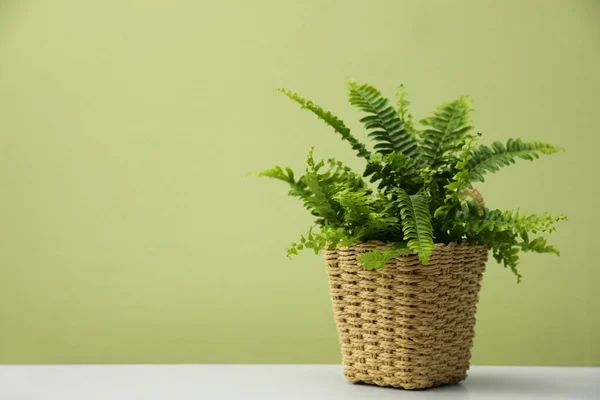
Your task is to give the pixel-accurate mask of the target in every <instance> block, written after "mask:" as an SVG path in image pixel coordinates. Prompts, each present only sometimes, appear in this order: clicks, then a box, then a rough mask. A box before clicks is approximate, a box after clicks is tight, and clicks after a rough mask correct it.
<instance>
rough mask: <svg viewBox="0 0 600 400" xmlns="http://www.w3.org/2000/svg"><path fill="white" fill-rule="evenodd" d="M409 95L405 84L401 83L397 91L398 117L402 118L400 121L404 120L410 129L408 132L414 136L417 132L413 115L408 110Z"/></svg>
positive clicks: (405, 126) (407, 128)
mask: <svg viewBox="0 0 600 400" xmlns="http://www.w3.org/2000/svg"><path fill="white" fill-rule="evenodd" d="M407 97H408V93H407V92H406V89H405V87H404V84H400V85H399V86H398V90H397V91H396V98H397V101H396V108H397V112H398V117H399V118H400V121H402V122H404V128H405V129H406V130H407V131H408V133H410V134H411V135H413V136H414V135H415V134H416V129H415V126H414V123H413V116H412V114H411V113H410V112H409V111H408V106H410V101H408V100H407Z"/></svg>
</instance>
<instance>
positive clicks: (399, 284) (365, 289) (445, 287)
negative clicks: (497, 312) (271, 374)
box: [324, 242, 488, 389]
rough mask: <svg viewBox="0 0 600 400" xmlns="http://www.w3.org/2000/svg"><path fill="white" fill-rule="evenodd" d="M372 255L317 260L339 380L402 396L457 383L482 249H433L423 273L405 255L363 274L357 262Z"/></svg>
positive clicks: (344, 250)
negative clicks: (322, 265)
mask: <svg viewBox="0 0 600 400" xmlns="http://www.w3.org/2000/svg"><path fill="white" fill-rule="evenodd" d="M375 247H383V246H382V244H381V243H378V242H366V243H361V244H357V245H355V246H352V247H339V248H337V249H335V250H325V252H324V256H325V261H326V264H327V270H328V273H329V283H330V291H331V298H332V305H333V312H334V316H335V320H336V323H337V328H338V333H339V338H340V344H341V347H342V364H343V367H344V375H345V376H346V378H347V379H348V380H349V381H351V382H364V383H368V384H375V385H379V386H394V387H401V388H404V389H423V388H427V387H432V386H438V385H444V384H451V383H456V382H459V381H460V380H462V379H464V378H465V377H466V372H467V369H468V368H469V360H470V357H471V354H470V349H471V346H472V343H473V336H474V326H475V311H476V306H477V299H478V293H479V289H480V283H481V278H482V274H483V271H484V268H485V262H486V260H487V257H488V250H487V247H486V246H485V245H456V244H449V245H443V244H437V245H436V249H435V250H434V252H433V253H432V255H431V260H430V263H429V265H422V264H421V263H420V262H419V260H418V258H417V256H416V255H408V256H399V257H396V258H395V259H393V260H391V261H390V262H389V263H388V264H386V265H385V266H384V267H383V268H382V269H380V270H376V271H367V270H365V268H364V267H363V266H362V265H360V264H359V263H358V261H357V259H356V258H357V256H358V255H359V254H361V253H365V252H367V251H370V250H372V249H374V248H375Z"/></svg>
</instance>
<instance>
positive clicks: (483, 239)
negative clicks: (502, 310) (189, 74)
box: [259, 81, 565, 389]
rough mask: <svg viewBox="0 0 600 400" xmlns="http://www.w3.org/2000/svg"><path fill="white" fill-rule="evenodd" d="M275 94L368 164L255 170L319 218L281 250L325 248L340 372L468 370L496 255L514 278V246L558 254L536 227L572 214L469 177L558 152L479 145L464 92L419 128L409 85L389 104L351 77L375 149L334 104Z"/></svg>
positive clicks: (366, 377) (370, 376)
mask: <svg viewBox="0 0 600 400" xmlns="http://www.w3.org/2000/svg"><path fill="white" fill-rule="evenodd" d="M279 91H280V92H281V93H283V94H284V95H286V96H287V97H289V98H290V99H291V100H293V101H295V102H297V103H299V104H300V105H301V106H302V108H304V109H307V110H309V111H311V112H313V113H314V114H315V115H316V116H317V117H318V118H320V119H321V120H323V121H324V122H325V123H326V124H327V125H329V126H330V127H331V128H333V130H334V131H335V132H337V133H338V134H339V135H340V136H341V137H342V139H343V140H345V141H346V142H348V143H349V144H350V146H351V147H352V149H353V150H354V151H355V152H356V154H357V156H358V157H360V158H362V159H364V164H365V170H364V172H363V173H362V174H357V173H355V172H353V171H352V170H351V169H350V168H348V167H346V166H345V165H344V164H343V163H341V162H339V161H336V160H334V159H328V160H324V161H319V160H316V159H315V157H314V155H313V151H312V149H311V150H310V152H309V155H308V159H307V166H306V171H305V172H304V173H303V174H302V175H301V176H297V175H295V174H294V172H293V171H292V170H291V169H289V168H281V167H274V168H272V169H269V170H266V171H263V172H261V173H259V176H266V177H271V178H275V179H279V180H282V181H284V182H285V183H286V184H288V185H289V187H290V190H289V195H290V196H293V197H298V198H299V199H300V200H301V201H302V202H303V204H304V206H305V207H306V208H307V209H308V210H309V211H310V212H311V213H312V215H313V216H314V217H315V223H314V226H313V227H311V228H310V229H309V230H308V232H307V233H306V234H304V235H302V236H301V237H300V240H299V241H298V242H295V243H292V245H291V247H290V248H289V249H288V250H287V252H288V255H290V256H291V255H293V254H297V253H298V251H299V250H303V249H312V250H314V252H315V253H319V252H320V251H323V253H324V257H325V261H326V264H327V270H328V273H329V281H330V292H331V298H332V303H333V311H334V315H335V319H336V323H337V328H338V333H339V338H340V343H341V347H342V363H343V367H344V375H345V376H346V378H347V379H348V380H350V381H352V382H365V383H370V384H376V385H380V386H394V387H402V388H405V389H420V388H427V387H432V386H436V385H442V384H449V383H455V382H458V381H460V380H462V379H464V378H465V377H466V371H467V369H468V368H469V360H470V349H471V346H472V341H473V335H474V325H475V310H476V305H477V298H478V292H479V288H480V282H481V278H482V273H483V270H484V267H485V263H486V260H487V258H488V252H489V251H491V252H492V255H493V257H494V258H495V259H496V260H497V261H498V262H499V263H502V264H503V265H504V266H505V267H508V268H510V269H511V270H512V272H514V274H515V275H516V277H517V281H518V280H520V278H521V275H520V274H519V272H518V271H517V264H518V253H519V252H520V251H532V252H538V253H555V254H558V250H557V249H556V248H554V247H553V246H550V245H547V243H546V239H545V238H544V237H543V236H540V234H543V233H550V232H552V231H553V230H554V225H555V223H556V222H558V221H560V220H563V219H565V217H564V216H557V217H553V216H552V215H550V214H542V215H534V214H532V215H525V214H520V213H518V212H511V211H500V210H496V209H490V208H487V207H486V206H485V204H484V202H483V198H482V197H481V195H480V193H479V192H478V191H477V190H476V189H474V188H473V186H472V185H473V184H474V183H480V182H483V181H484V177H485V175H486V174H489V173H492V172H496V171H497V170H499V169H500V168H502V167H505V166H508V165H510V164H511V163H514V162H515V160H517V159H525V160H533V159H536V158H538V157H539V155H540V154H552V153H556V152H558V151H561V150H562V149H561V148H558V147H554V146H551V145H549V144H545V143H542V142H537V141H535V142H525V141H522V140H521V139H509V140H508V142H507V143H506V144H503V143H500V142H494V143H493V144H492V145H491V146H485V145H481V144H478V143H477V141H478V138H479V136H480V135H479V134H473V133H472V132H473V126H472V124H471V112H472V103H471V100H470V98H469V97H467V96H462V97H460V98H459V99H457V100H455V101H452V102H449V103H445V104H442V105H441V106H440V107H439V108H438V109H437V110H436V111H434V112H433V113H432V114H431V115H429V116H428V117H426V118H424V119H421V120H420V121H418V123H415V122H413V119H412V116H411V114H410V113H409V111H408V109H407V107H408V105H409V102H408V101H407V100H406V92H405V89H404V87H403V86H402V85H401V86H400V87H399V90H398V93H397V104H396V107H394V106H392V105H391V104H390V102H389V100H387V99H386V98H384V97H383V96H382V94H381V93H380V92H379V91H378V90H377V89H375V88H374V87H373V86H371V85H369V84H358V83H356V82H354V81H349V83H348V91H349V99H350V103H351V104H352V105H353V106H356V107H357V108H358V109H359V110H360V111H361V112H363V113H364V115H365V116H364V117H363V118H362V119H361V120H360V122H361V123H362V124H363V125H364V127H365V128H366V130H367V131H368V136H369V137H370V138H371V139H373V141H374V146H373V148H372V149H368V148H367V146H365V145H364V144H363V143H361V142H360V141H359V140H358V139H357V138H356V137H355V136H354V135H352V134H351V132H350V129H349V128H348V127H346V125H345V124H344V123H343V122H342V121H341V120H340V119H338V118H337V117H335V116H334V115H332V114H331V113H330V112H328V111H325V110H323V109H322V108H321V107H319V106H318V105H316V104H315V103H313V102H311V101H309V100H306V99H304V98H302V97H300V96H299V95H297V94H295V93H292V92H290V91H287V90H283V89H281V90H279ZM367 181H368V182H367Z"/></svg>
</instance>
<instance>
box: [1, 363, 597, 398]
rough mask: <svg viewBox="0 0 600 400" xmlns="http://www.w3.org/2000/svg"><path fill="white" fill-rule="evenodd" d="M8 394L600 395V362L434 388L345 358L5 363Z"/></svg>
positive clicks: (479, 372) (493, 371)
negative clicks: (352, 368)
mask: <svg viewBox="0 0 600 400" xmlns="http://www.w3.org/2000/svg"><path fill="white" fill-rule="evenodd" d="M0 399H2V400H34V399H35V400H37V399H40V400H59V399H60V400H75V399H77V400H97V399H110V400H121V399H122V400H137V399H140V400H163V399H164V400H188V399H194V400H199V399H210V400H212V399H214V400H221V399H228V400H237V399H257V400H258V399H260V400H267V399H277V400H283V399H303V400H304V399H307V400H320V399H328V400H331V399H333V400H344V399H369V400H379V399H396V400H397V399H402V400H405V399H406V400H410V399H419V400H426V399H445V400H453V399H481V400H487V399H502V400H506V399H528V400H534V399H565V400H576V399H600V368H583V367H573V368H562V367H472V368H471V370H470V371H469V377H468V378H467V380H466V381H464V382H462V383H461V384H459V385H454V386H446V387H440V388H435V389H429V390H426V391H407V390H402V389H392V388H380V387H376V386H369V385H355V384H351V383H349V382H347V381H346V380H345V379H344V378H343V377H342V374H341V367H340V366H339V365H226V364H210V365H209V364H206V365H53V366H0Z"/></svg>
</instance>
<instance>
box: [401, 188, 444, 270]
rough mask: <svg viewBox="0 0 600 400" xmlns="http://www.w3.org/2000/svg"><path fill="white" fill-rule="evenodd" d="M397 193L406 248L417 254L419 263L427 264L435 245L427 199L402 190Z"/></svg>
mask: <svg viewBox="0 0 600 400" xmlns="http://www.w3.org/2000/svg"><path fill="white" fill-rule="evenodd" d="M397 193H398V202H399V205H400V216H401V219H402V229H403V231H404V240H406V241H407V243H406V244H407V246H408V248H409V249H410V250H411V251H414V252H415V253H417V254H418V256H419V259H420V260H421V262H423V264H428V263H429V256H430V255H431V252H432V251H433V249H434V247H435V245H434V243H433V227H432V225H431V214H430V213H429V205H428V204H427V197H425V196H421V195H412V196H409V195H408V193H406V192H405V191H404V190H402V189H399V190H398V191H397Z"/></svg>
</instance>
